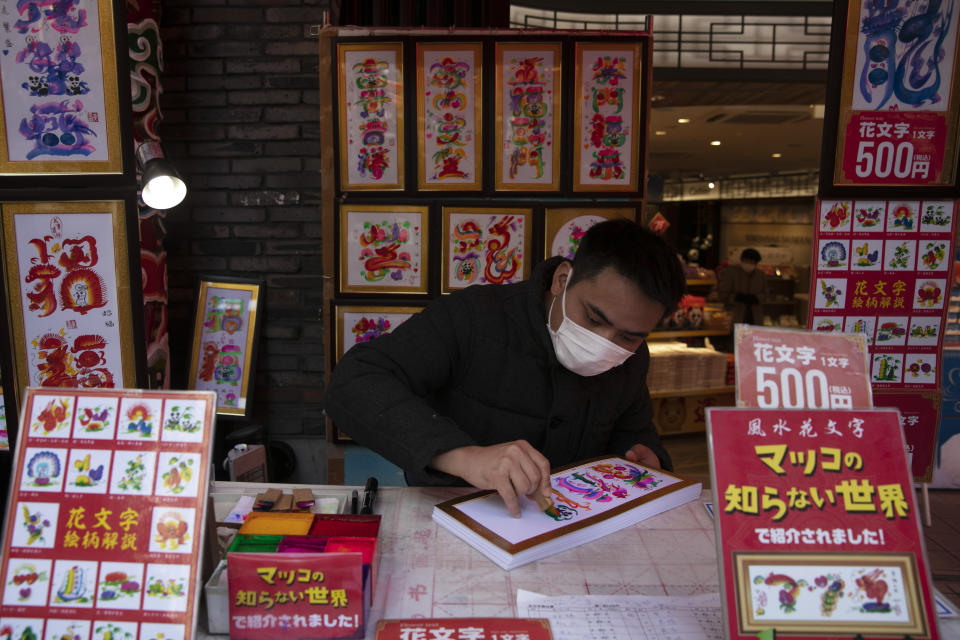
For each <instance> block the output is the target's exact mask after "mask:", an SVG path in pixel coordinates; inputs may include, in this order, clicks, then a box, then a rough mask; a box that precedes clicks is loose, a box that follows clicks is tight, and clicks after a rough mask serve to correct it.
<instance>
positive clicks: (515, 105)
mask: <svg viewBox="0 0 960 640" xmlns="http://www.w3.org/2000/svg"><path fill="white" fill-rule="evenodd" d="M561 60H562V55H561V45H560V44H559V43H531V44H520V43H497V54H496V61H497V62H496V70H497V85H496V91H497V95H496V103H495V104H496V121H497V138H496V140H497V151H496V157H497V173H496V188H497V190H498V191H557V190H558V189H559V188H560V145H559V144H558V142H557V139H558V136H559V135H560V133H561V124H560V123H561V122H562V120H561V119H560V115H561V114H560V104H561V102H560V95H561V94H560V65H561Z"/></svg>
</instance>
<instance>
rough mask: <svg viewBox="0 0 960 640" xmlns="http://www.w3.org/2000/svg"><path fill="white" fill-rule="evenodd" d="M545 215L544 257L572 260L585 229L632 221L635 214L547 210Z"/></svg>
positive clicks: (586, 210)
mask: <svg viewBox="0 0 960 640" xmlns="http://www.w3.org/2000/svg"><path fill="white" fill-rule="evenodd" d="M545 215H546V223H545V224H544V228H545V229H546V237H545V239H544V249H545V252H546V256H545V257H547V258H551V257H553V256H563V257H564V258H566V259H567V260H573V256H574V255H576V253H577V249H579V248H580V239H581V238H583V234H585V233H586V232H587V229H589V228H590V227H592V226H593V225H595V224H597V223H598V222H603V221H604V220H613V219H614V218H629V219H631V220H632V219H634V216H635V215H636V214H635V211H634V210H633V209H547V210H546V214H545Z"/></svg>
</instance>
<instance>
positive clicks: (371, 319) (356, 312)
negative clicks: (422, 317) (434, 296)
mask: <svg viewBox="0 0 960 640" xmlns="http://www.w3.org/2000/svg"><path fill="white" fill-rule="evenodd" d="M422 310H423V307H418V306H403V307H387V306H371V305H359V304H348V305H337V312H336V318H335V319H334V326H335V327H336V331H335V336H336V345H335V353H336V354H337V360H339V359H340V358H342V357H343V354H345V353H346V352H347V351H349V350H350V348H351V347H354V346H356V345H358V344H360V343H362V342H370V341H371V340H373V339H374V338H379V337H380V336H382V335H385V334H388V333H390V332H392V331H393V330H394V329H396V328H397V327H399V326H400V325H401V324H403V323H404V322H405V321H406V320H407V319H408V318H410V317H411V316H413V315H416V314H418V313H420V311H422Z"/></svg>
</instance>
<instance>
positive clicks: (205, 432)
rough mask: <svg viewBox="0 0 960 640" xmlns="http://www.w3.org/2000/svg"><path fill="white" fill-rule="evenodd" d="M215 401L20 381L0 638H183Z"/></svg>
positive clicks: (195, 593)
mask: <svg viewBox="0 0 960 640" xmlns="http://www.w3.org/2000/svg"><path fill="white" fill-rule="evenodd" d="M215 411H216V395H215V394H214V393H212V392H209V391H189V392H160V391H137V390H112V389H111V390H96V391H87V390H77V389H41V388H30V389H28V390H27V393H26V400H25V403H24V408H23V413H22V415H21V418H20V425H21V429H20V434H21V435H20V438H19V439H18V442H17V450H16V454H15V455H14V472H13V476H12V478H13V481H12V486H11V488H10V497H9V501H8V503H7V514H6V519H5V521H4V547H3V561H2V565H0V579H2V580H3V596H2V604H0V637H4V638H7V637H12V638H63V637H67V638H90V639H95V640H106V639H108V638H113V639H118V640H119V639H126V640H133V639H139V640H160V639H161V638H162V639H165V640H172V639H174V638H177V639H183V640H188V639H190V638H193V637H194V630H195V629H196V611H197V606H198V602H199V595H200V589H199V586H200V580H199V578H198V575H197V574H198V567H199V563H200V554H201V551H202V547H201V544H200V543H201V541H202V540H203V535H202V533H201V532H202V531H203V530H204V522H205V515H206V509H205V508H204V504H205V500H206V489H207V484H208V469H209V468H210V455H211V447H212V434H213V422H214V414H215Z"/></svg>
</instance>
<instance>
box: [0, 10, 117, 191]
mask: <svg viewBox="0 0 960 640" xmlns="http://www.w3.org/2000/svg"><path fill="white" fill-rule="evenodd" d="M10 6H11V7H13V5H10ZM27 6H29V7H34V6H35V5H33V4H28V5H27ZM85 6H87V7H88V8H89V10H88V9H83V8H80V9H78V10H77V11H76V13H73V14H69V13H65V14H63V15H59V13H57V14H56V15H53V16H50V15H47V16H43V15H40V14H42V11H38V12H37V15H36V16H34V15H32V14H30V13H29V11H28V10H26V9H25V10H24V13H22V14H21V15H20V16H19V18H20V19H19V20H17V18H18V16H16V15H10V16H5V18H6V19H7V20H9V21H10V22H11V23H12V22H14V21H17V23H16V24H14V25H12V26H13V29H12V31H10V32H8V33H7V34H5V38H7V39H9V42H10V43H12V44H11V46H10V50H9V54H6V55H4V56H2V57H0V79H2V83H0V175H2V176H5V177H16V176H21V177H24V176H56V177H58V179H59V180H61V181H62V180H63V177H64V176H65V175H71V174H74V175H76V174H81V175H91V174H124V172H125V165H126V166H127V169H128V170H129V171H130V172H131V175H132V171H133V168H132V149H130V150H128V149H126V148H125V146H126V145H125V144H124V142H123V141H124V140H125V139H127V136H125V135H124V133H125V132H124V129H125V127H127V126H128V124H129V120H130V118H129V110H130V108H129V104H130V103H129V95H130V91H129V80H128V72H129V70H128V66H127V65H128V61H127V56H126V53H127V47H126V44H127V43H126V39H125V38H124V39H123V40H122V45H123V49H122V51H123V55H122V56H120V57H119V59H118V40H117V36H116V33H117V26H118V24H117V23H118V21H120V16H122V14H123V12H122V9H123V5H122V4H121V3H119V1H118V0H99V1H98V2H94V3H92V6H91V4H88V5H85ZM48 13H49V12H48ZM55 13H56V12H55ZM119 26H122V27H123V29H124V30H123V34H124V35H125V34H126V25H125V24H122V21H121V24H120V25H119ZM4 48H5V49H7V47H4ZM118 63H121V64H119V66H118ZM65 67H66V68H65ZM125 156H126V157H127V160H126V162H125ZM17 186H22V183H19V184H18V185H17Z"/></svg>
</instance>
